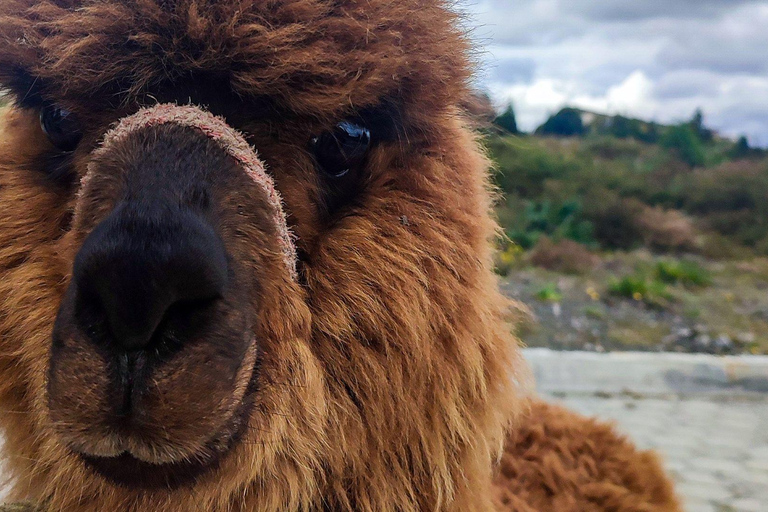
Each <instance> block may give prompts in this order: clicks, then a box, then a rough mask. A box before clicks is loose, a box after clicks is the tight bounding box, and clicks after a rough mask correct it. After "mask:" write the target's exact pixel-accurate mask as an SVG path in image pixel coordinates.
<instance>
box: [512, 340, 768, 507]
mask: <svg viewBox="0 0 768 512" xmlns="http://www.w3.org/2000/svg"><path fill="white" fill-rule="evenodd" d="M525 354H526V359H528V361H529V362H530V364H531V366H532V367H533V370H534V373H535V375H536V378H537V387H538V389H539V392H540V393H541V394H542V395H543V396H545V397H547V398H548V399H551V400H553V401H556V402H560V403H563V404H564V405H566V406H567V407H569V408H571V409H573V410H575V411H578V412H580V413H583V414H585V415H588V416H595V417H598V418H601V419H604V420H608V421H614V422H615V423H616V425H617V427H618V428H619V430H620V431H622V432H624V433H626V434H628V435H629V436H631V437H632V438H633V439H634V440H635V442H636V443H637V444H638V445H639V446H640V447H641V448H645V449H655V450H657V451H659V452H660V453H661V454H662V456H663V457H664V459H665V463H666V466H667V468H668V470H669V471H670V473H671V474H672V475H673V477H674V478H675V480H676V481H677V484H678V487H677V489H678V492H679V493H680V495H681V496H682V497H683V499H684V500H685V506H686V510H688V511H690V512H710V511H714V512H732V511H739V512H741V511H744V512H768V358H754V359H749V358H746V359H745V358H739V357H735V358H716V357H712V356H697V355H677V354H626V353H625V354H618V353H614V354H592V353H578V352H570V353H561V352H550V351H547V350H539V349H535V350H534V349H532V350H527V351H525Z"/></svg>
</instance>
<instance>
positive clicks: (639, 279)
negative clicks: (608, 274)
mask: <svg viewBox="0 0 768 512" xmlns="http://www.w3.org/2000/svg"><path fill="white" fill-rule="evenodd" d="M608 292H609V293H610V294H611V295H615V296H617V297H622V298H626V299H632V300H636V301H638V302H644V303H645V304H647V305H649V306H653V307H666V306H668V305H669V302H670V301H671V300H672V295H671V294H670V293H669V290H667V286H666V284H665V283H663V282H661V281H658V280H655V279H649V278H648V277H647V276H646V275H643V274H641V273H636V274H633V275H629V276H624V277H622V278H620V279H613V280H612V281H611V282H610V283H608Z"/></svg>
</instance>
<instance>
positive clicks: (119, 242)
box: [73, 204, 228, 350]
mask: <svg viewBox="0 0 768 512" xmlns="http://www.w3.org/2000/svg"><path fill="white" fill-rule="evenodd" d="M227 273H228V264H227V255H226V252H225V249H224V246H223V243H222V242H221V240H220V238H219V237H218V235H217V234H216V233H215V232H214V230H213V229H212V228H211V227H210V226H209V225H208V224H206V223H205V222H204V221H203V220H202V219H200V218H199V217H198V216H197V215H194V214H192V213H190V212H187V211H181V210H179V211H173V212H168V211H164V212H162V213H160V214H152V213H151V208H147V205H141V206H139V205H133V204H122V205H120V206H118V208H116V209H115V211H114V212H113V213H112V214H111V215H110V216H109V217H108V218H107V219H106V220H105V221H104V222H102V223H101V224H100V225H99V226H97V227H96V229H94V231H93V232H92V233H91V234H90V235H89V236H88V238H87V239H86V241H85V243H84V244H83V246H82V248H81V249H80V252H79V253H78V255H77V257H76V259H75V266H74V275H73V283H74V285H75V286H76V288H77V295H76V303H75V315H76V317H77V319H78V322H79V323H80V324H81V327H84V328H85V329H86V330H87V331H88V330H90V331H92V332H91V333H90V335H91V337H92V338H93V337H95V338H97V341H103V340H104V338H106V339H107V341H109V342H110V344H111V345H113V347H114V348H118V349H122V350H140V349H143V348H146V347H147V346H148V345H149V344H150V343H151V342H152V340H153V339H154V338H155V337H156V335H157V334H158V329H159V328H161V326H162V323H163V320H164V319H165V318H166V317H167V315H168V314H169V312H173V311H174V310H178V309H179V307H178V306H179V305H180V304H182V305H183V304H191V303H198V302H203V301H209V300H214V299H217V298H219V297H221V295H222V293H223V292H224V288H225V286H226V284H227ZM100 324H101V325H102V326H103V328H102V329H101V330H99V329H96V328H94V327H93V326H94V325H100ZM99 331H101V332H99ZM160 334H161V333H160Z"/></svg>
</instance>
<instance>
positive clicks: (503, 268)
mask: <svg viewBox="0 0 768 512" xmlns="http://www.w3.org/2000/svg"><path fill="white" fill-rule="evenodd" d="M522 254H523V248H522V247H520V246H519V245H518V244H515V243H511V244H509V245H508V246H507V247H506V248H505V249H504V250H501V251H499V252H497V253H496V273H497V274H499V275H500V276H508V275H509V273H510V272H511V271H512V270H513V269H514V268H515V267H516V266H517V265H518V264H519V263H520V261H521V256H522Z"/></svg>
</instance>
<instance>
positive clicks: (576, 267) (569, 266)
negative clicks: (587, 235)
mask: <svg viewBox="0 0 768 512" xmlns="http://www.w3.org/2000/svg"><path fill="white" fill-rule="evenodd" d="M530 261H531V263H532V264H534V265H536V266H537V267H542V268H545V269H547V270H553V271H556V272H565V273H569V274H581V273H585V272H588V271H590V270H592V269H593V268H594V267H595V266H596V265H597V264H598V263H599V262H600V258H598V257H597V256H596V255H595V254H592V253H591V252H590V251H589V249H587V248H586V247H585V246H583V245H581V244H579V243H577V242H574V241H573V240H567V239H566V240H560V241H557V242H554V241H552V240H551V239H550V238H548V237H542V238H541V239H539V242H538V243H537V244H536V247H534V249H533V251H532V252H531V256H530Z"/></svg>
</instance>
